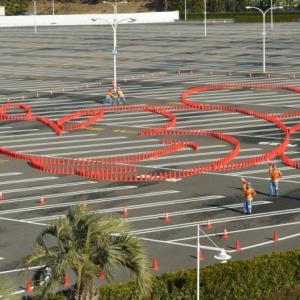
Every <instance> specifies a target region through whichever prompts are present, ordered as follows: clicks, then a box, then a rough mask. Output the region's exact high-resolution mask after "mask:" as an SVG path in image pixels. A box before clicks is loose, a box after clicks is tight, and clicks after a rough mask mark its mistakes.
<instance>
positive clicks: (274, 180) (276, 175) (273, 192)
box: [269, 163, 282, 197]
mask: <svg viewBox="0 0 300 300" xmlns="http://www.w3.org/2000/svg"><path fill="white" fill-rule="evenodd" d="M269 174H270V176H271V178H270V183H269V192H270V196H274V197H276V196H278V190H279V186H278V183H279V179H280V178H281V176H282V174H281V172H280V170H279V169H278V168H277V167H276V165H275V164H271V163H270V167H269Z"/></svg>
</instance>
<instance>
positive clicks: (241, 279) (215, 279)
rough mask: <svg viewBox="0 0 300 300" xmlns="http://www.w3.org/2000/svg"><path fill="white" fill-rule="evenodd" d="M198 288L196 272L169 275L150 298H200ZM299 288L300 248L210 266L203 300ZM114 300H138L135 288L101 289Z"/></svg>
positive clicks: (252, 296) (106, 299) (103, 299)
mask: <svg viewBox="0 0 300 300" xmlns="http://www.w3.org/2000/svg"><path fill="white" fill-rule="evenodd" d="M195 285H196V271H195V270H186V271H179V272H176V273H166V274H164V275H162V276H161V277H157V278H155V280H154V284H153V293H152V298H150V299H153V300H158V299H161V300H162V299H163V300H174V299H196V286H195ZM296 288H300V249H297V250H293V251H289V252H285V253H271V254H266V255H263V256H258V257H255V258H252V259H249V260H245V261H234V262H228V263H227V264H216V265H213V266H209V267H207V268H205V269H203V270H202V271H201V296H200V298H201V299H205V300H218V299H220V300H242V299H247V300H250V299H257V298H259V297H269V296H271V295H274V293H278V292H280V291H283V290H289V289H296ZM112 299H114V300H119V299H122V300H134V299H137V297H136V295H135V285H134V284H133V283H130V284H125V285H112V286H107V287H104V288H101V300H112Z"/></svg>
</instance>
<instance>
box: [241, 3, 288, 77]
mask: <svg viewBox="0 0 300 300" xmlns="http://www.w3.org/2000/svg"><path fill="white" fill-rule="evenodd" d="M246 8H247V9H255V10H258V11H259V12H261V13H262V15H263V31H262V33H261V34H262V37H263V72H264V73H266V35H267V32H266V14H267V13H268V12H269V11H272V10H274V9H282V8H283V7H282V6H274V7H273V6H272V7H269V8H268V9H267V10H265V11H263V10H261V9H260V8H258V7H255V6H246Z"/></svg>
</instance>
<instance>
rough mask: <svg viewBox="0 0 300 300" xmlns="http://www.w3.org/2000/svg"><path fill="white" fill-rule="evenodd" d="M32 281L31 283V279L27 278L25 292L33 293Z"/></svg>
mask: <svg viewBox="0 0 300 300" xmlns="http://www.w3.org/2000/svg"><path fill="white" fill-rule="evenodd" d="M31 289H32V288H31V283H30V280H28V279H27V280H26V286H25V294H27V295H28V294H30V293H31Z"/></svg>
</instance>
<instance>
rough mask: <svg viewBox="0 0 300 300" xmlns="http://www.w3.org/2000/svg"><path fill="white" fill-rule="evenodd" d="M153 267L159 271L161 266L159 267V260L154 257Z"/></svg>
mask: <svg viewBox="0 0 300 300" xmlns="http://www.w3.org/2000/svg"><path fill="white" fill-rule="evenodd" d="M152 269H153V270H154V271H158V270H159V267H158V262H157V259H156V258H154V259H153V261H152Z"/></svg>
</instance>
